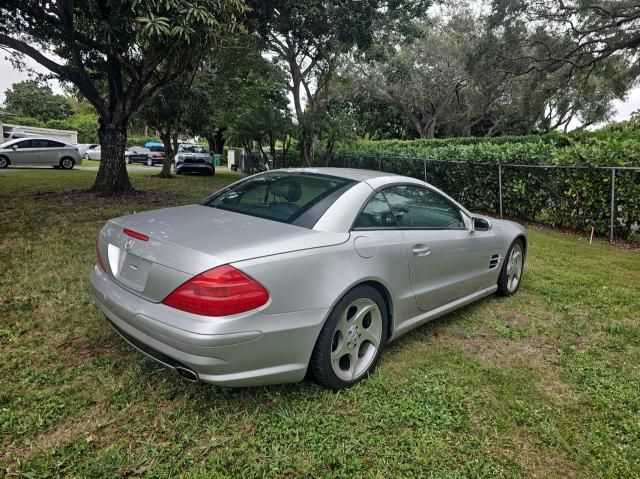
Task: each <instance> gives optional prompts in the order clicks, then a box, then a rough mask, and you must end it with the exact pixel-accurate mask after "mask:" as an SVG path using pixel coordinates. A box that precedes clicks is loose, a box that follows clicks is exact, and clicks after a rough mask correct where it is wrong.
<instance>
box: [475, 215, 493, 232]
mask: <svg viewBox="0 0 640 479" xmlns="http://www.w3.org/2000/svg"><path fill="white" fill-rule="evenodd" d="M471 224H472V225H473V227H472V231H489V230H490V229H491V221H489V220H488V219H487V218H480V217H479V216H474V217H473V218H471Z"/></svg>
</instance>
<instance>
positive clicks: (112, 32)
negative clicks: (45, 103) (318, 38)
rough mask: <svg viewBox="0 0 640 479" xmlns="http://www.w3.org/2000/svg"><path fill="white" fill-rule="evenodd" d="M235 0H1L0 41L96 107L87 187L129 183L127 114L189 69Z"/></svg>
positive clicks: (122, 187) (231, 18)
mask: <svg viewBox="0 0 640 479" xmlns="http://www.w3.org/2000/svg"><path fill="white" fill-rule="evenodd" d="M242 8H243V6H242V3H241V2H240V0H191V1H183V0H75V1H74V0H60V1H58V2H40V1H37V0H5V1H3V2H2V4H1V5H0V46H3V47H5V48H7V49H9V50H10V51H12V52H13V53H14V56H15V58H17V59H19V58H20V57H21V56H22V55H27V56H29V57H31V58H32V59H34V60H35V61H36V62H38V63H40V64H41V65H43V66H45V67H46V68H48V69H49V70H50V71H51V72H52V74H53V75H54V76H55V77H57V78H58V79H60V80H61V81H65V82H70V83H72V84H73V85H75V87H76V88H77V89H78V90H79V91H80V93H81V94H82V95H83V96H84V97H85V98H86V99H87V100H88V101H89V102H90V103H91V104H92V105H93V107H94V108H95V109H96V111H97V113H98V115H99V119H100V120H99V121H100V129H99V138H100V144H101V146H102V157H103V158H102V162H101V164H100V169H99V171H98V175H97V178H96V182H95V184H94V187H93V189H94V190H97V191H106V192H117V191H129V190H131V189H132V187H131V184H130V182H129V179H128V176H127V172H126V168H125V164H124V146H125V142H126V130H127V126H128V124H129V122H130V120H131V119H132V118H133V117H135V115H136V114H137V113H139V112H140V111H141V109H142V108H143V107H144V105H145V104H146V103H147V102H149V101H150V100H151V99H152V98H153V97H154V96H155V95H156V94H157V93H158V92H159V91H160V90H161V89H162V88H163V87H165V86H166V85H167V84H169V83H170V82H172V81H174V80H176V79H178V78H180V77H181V76H182V75H185V74H188V73H189V72H191V71H193V70H194V69H195V68H197V66H198V65H199V64H200V62H201V60H202V57H203V55H205V54H206V53H207V52H208V50H209V49H210V48H211V47H212V46H213V45H214V44H215V42H216V40H217V39H218V38H219V36H220V34H221V32H222V31H223V30H225V29H227V28H230V26H233V25H234V23H235V20H236V15H237V14H238V13H239V12H240V11H241V10H242Z"/></svg>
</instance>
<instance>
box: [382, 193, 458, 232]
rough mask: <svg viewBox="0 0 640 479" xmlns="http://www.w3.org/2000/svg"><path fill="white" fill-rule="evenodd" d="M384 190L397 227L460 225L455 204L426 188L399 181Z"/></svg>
mask: <svg viewBox="0 0 640 479" xmlns="http://www.w3.org/2000/svg"><path fill="white" fill-rule="evenodd" d="M384 194H385V196H386V197H387V200H388V201H389V205H390V206H391V210H392V211H393V215H394V217H395V218H396V220H397V221H398V226H400V228H437V229H444V228H446V229H462V228H464V222H463V219H462V216H461V215H460V211H459V210H458V208H456V207H455V206H454V205H453V204H451V203H450V202H449V201H448V200H447V199H446V198H444V197H443V196H441V195H439V194H438V193H436V192H434V191H431V190H429V189H427V188H422V187H419V186H407V185H399V186H392V187H390V188H387V189H386V190H384Z"/></svg>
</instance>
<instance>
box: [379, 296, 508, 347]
mask: <svg viewBox="0 0 640 479" xmlns="http://www.w3.org/2000/svg"><path fill="white" fill-rule="evenodd" d="M497 289H498V286H497V285H493V286H491V287H489V288H485V289H481V290H480V291H476V292H475V293H471V294H469V295H467V296H464V297H462V298H460V299H456V300H455V301H452V302H450V303H447V304H444V305H442V306H440V307H438V308H435V309H432V310H431V311H427V312H426V313H424V314H420V315H418V316H415V317H413V318H411V319H407V320H405V321H402V322H401V323H400V324H398V326H397V328H396V329H395V331H394V332H393V336H392V337H391V339H390V340H389V341H393V340H395V339H397V338H399V337H400V336H402V335H403V334H405V333H408V332H409V331H411V330H412V329H415V328H417V327H418V326H420V325H422V324H424V323H426V322H429V321H432V320H434V319H436V318H439V317H440V316H443V315H445V314H448V313H450V312H452V311H454V310H456V309H458V308H461V307H462V306H466V305H467V304H470V303H473V302H475V301H477V300H479V299H481V298H484V297H486V296H489V295H491V294H493V293H495V292H496V290H497Z"/></svg>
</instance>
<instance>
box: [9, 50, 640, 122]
mask: <svg viewBox="0 0 640 479" xmlns="http://www.w3.org/2000/svg"><path fill="white" fill-rule="evenodd" d="M25 62H26V64H27V65H28V66H29V67H30V68H33V69H34V70H36V71H37V72H41V73H46V72H47V69H46V68H44V67H42V66H40V65H38V64H37V63H36V62H34V61H33V60H30V59H29V58H25ZM28 78H29V75H28V73H26V72H23V71H18V70H16V69H15V68H13V66H12V65H11V62H9V60H7V59H6V58H5V57H4V56H2V57H0V105H1V104H3V103H4V92H5V91H6V90H7V89H8V88H10V87H11V85H13V84H14V83H15V82H19V81H22V80H26V79H28ZM50 84H51V88H52V89H53V91H54V92H56V93H62V88H61V86H60V84H59V83H58V82H55V81H51V82H50ZM614 108H615V110H616V113H615V115H614V116H613V118H612V120H613V121H622V120H627V119H628V118H629V116H631V113H633V112H634V111H636V110H640V87H636V88H633V89H631V90H630V91H629V95H628V97H627V99H626V101H614Z"/></svg>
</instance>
